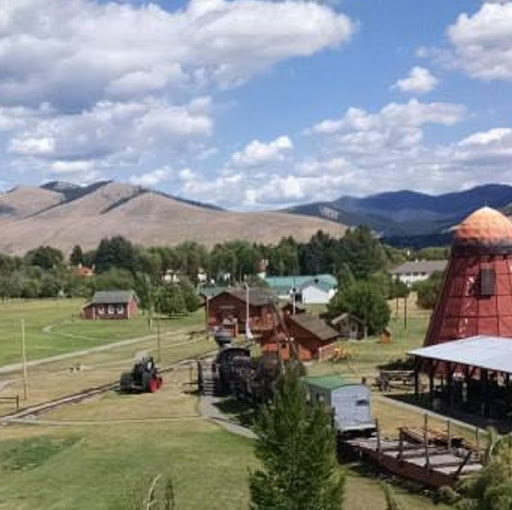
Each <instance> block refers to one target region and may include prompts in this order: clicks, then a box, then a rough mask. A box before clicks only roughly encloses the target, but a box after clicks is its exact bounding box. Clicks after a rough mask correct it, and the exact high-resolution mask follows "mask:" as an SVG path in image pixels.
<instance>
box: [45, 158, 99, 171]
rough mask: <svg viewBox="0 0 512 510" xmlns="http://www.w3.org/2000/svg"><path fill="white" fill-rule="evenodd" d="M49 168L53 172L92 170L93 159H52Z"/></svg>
mask: <svg viewBox="0 0 512 510" xmlns="http://www.w3.org/2000/svg"><path fill="white" fill-rule="evenodd" d="M50 170H51V172H52V173H55V174H74V173H83V172H90V171H91V170H94V162H93V161H54V162H53V163H52V164H51V165H50Z"/></svg>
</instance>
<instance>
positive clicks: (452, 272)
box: [424, 207, 512, 346]
mask: <svg viewBox="0 0 512 510" xmlns="http://www.w3.org/2000/svg"><path fill="white" fill-rule="evenodd" d="M477 335H491V336H498V337H506V338H510V337H512V223H511V222H510V220H509V219H508V218H507V217H506V216H504V215H503V214H502V213H500V212H498V211H496V210H494V209H491V208H490V207H482V208H481V209H478V210H477V211H475V212H474V213H473V214H471V215H470V216H468V217H467V218H466V219H465V220H464V221H462V223H461V224H460V225H458V226H457V228H456V229H455V235H454V238H453V243H452V248H451V253H450V260H449V262H448V267H447V269H446V273H445V277H444V281H443V286H442V289H441V292H440V295H439V299H438V302H437V305H436V307H435V309H434V313H433V314H432V316H431V319H430V325H429V328H428V331H427V335H426V338H425V343H424V345H425V346H430V345H436V344H439V343H443V342H451V341H454V340H458V339H461V338H468V337H472V336H477Z"/></svg>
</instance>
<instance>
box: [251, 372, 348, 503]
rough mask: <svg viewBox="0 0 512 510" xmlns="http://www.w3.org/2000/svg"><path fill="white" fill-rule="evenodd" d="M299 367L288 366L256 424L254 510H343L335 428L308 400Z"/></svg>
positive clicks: (318, 406)
mask: <svg viewBox="0 0 512 510" xmlns="http://www.w3.org/2000/svg"><path fill="white" fill-rule="evenodd" d="M299 376H300V372H299V369H298V367H295V366H292V365H288V366H287V367H286V368H285V372H284V374H283V375H282V376H281V377H280V378H279V379H278V381H277V383H276V392H275V396H274V399H273V401H272V402H271V403H270V404H268V405H267V406H265V408H264V409H263V411H262V414H261V418H260V421H259V423H258V427H257V432H258V441H257V443H256V452H255V453H256V457H257V458H258V459H259V460H260V462H261V463H262V468H261V469H259V470H257V471H255V472H252V473H251V475H250V493H251V505H250V508H251V510H340V509H341V508H342V502H343V488H344V478H343V476H342V475H341V474H340V473H339V467H338V465H337V461H336V453H335V452H336V432H335V430H334V427H333V426H332V417H331V416H330V414H329V412H328V411H327V410H326V408H325V407H324V405H323V404H322V403H319V402H308V401H307V400H306V394H305V390H304V388H303V386H302V383H301V381H300V378H299Z"/></svg>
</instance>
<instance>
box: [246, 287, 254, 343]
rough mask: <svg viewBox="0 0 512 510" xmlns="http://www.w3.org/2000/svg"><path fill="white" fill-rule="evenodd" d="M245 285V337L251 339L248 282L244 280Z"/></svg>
mask: <svg viewBox="0 0 512 510" xmlns="http://www.w3.org/2000/svg"><path fill="white" fill-rule="evenodd" d="M244 286H245V337H246V338H247V340H252V333H251V328H250V326H249V321H250V315H251V314H250V306H249V289H250V287H249V284H248V283H247V282H244Z"/></svg>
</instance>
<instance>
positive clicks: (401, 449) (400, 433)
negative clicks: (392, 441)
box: [398, 427, 404, 460]
mask: <svg viewBox="0 0 512 510" xmlns="http://www.w3.org/2000/svg"><path fill="white" fill-rule="evenodd" d="M403 456H404V433H403V430H402V427H400V428H399V429H398V459H399V460H402V458H403Z"/></svg>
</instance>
